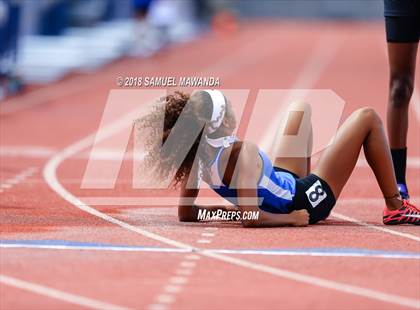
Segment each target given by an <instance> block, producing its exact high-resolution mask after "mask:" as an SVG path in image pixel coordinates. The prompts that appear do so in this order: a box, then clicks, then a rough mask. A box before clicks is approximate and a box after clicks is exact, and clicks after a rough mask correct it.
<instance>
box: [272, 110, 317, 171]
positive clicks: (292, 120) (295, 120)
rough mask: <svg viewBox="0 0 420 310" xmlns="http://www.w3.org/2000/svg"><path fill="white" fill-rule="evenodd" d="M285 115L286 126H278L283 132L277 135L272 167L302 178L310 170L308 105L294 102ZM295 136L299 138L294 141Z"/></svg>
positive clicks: (310, 142) (310, 132)
mask: <svg viewBox="0 0 420 310" xmlns="http://www.w3.org/2000/svg"><path fill="white" fill-rule="evenodd" d="M287 115H288V116H287V118H286V120H285V121H286V124H282V126H280V128H281V129H283V128H284V130H283V132H281V133H280V134H279V135H278V141H277V144H276V150H275V154H276V158H275V160H274V166H275V167H279V168H283V169H286V170H289V171H291V172H293V173H294V174H296V175H298V176H299V177H304V176H307V175H308V174H309V173H310V170H311V157H310V156H311V151H312V140H313V139H312V128H311V127H312V126H311V107H310V105H309V104H306V103H303V102H296V103H293V104H292V105H291V106H290V107H289V109H288V112H287ZM297 135H299V136H300V137H299V139H294V138H293V137H296V136H297ZM291 141H293V142H292V143H291ZM288 154H289V155H288ZM290 154H293V155H294V156H290ZM296 155H298V156H296Z"/></svg>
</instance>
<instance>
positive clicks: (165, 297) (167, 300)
mask: <svg viewBox="0 0 420 310" xmlns="http://www.w3.org/2000/svg"><path fill="white" fill-rule="evenodd" d="M156 301H157V302H159V303H163V304H171V303H173V302H174V301H175V297H174V296H173V295H169V294H161V295H158V296H157V297H156Z"/></svg>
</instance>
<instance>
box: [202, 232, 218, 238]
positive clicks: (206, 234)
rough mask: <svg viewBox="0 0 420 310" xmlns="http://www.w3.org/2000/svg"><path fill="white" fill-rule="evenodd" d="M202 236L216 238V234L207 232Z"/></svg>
mask: <svg viewBox="0 0 420 310" xmlns="http://www.w3.org/2000/svg"><path fill="white" fill-rule="evenodd" d="M201 236H202V237H214V236H215V234H214V233H206V232H203V233H202V234H201Z"/></svg>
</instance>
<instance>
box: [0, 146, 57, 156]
mask: <svg viewBox="0 0 420 310" xmlns="http://www.w3.org/2000/svg"><path fill="white" fill-rule="evenodd" d="M56 152H57V150H56V149H55V148H51V147H46V146H35V145H2V146H0V156H2V157H29V158H49V157H51V156H52V155H54V153H56Z"/></svg>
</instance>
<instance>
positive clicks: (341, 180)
mask: <svg viewBox="0 0 420 310" xmlns="http://www.w3.org/2000/svg"><path fill="white" fill-rule="evenodd" d="M362 147H363V150H364V153H365V156H366V160H367V162H368V163H369V166H370V167H371V168H372V170H373V172H374V174H375V176H376V180H377V182H378V184H379V187H380V188H381V191H382V193H383V196H384V197H385V201H386V205H387V207H388V208H389V209H392V210H394V209H397V208H399V207H400V206H401V201H400V200H399V199H396V198H399V194H398V188H397V182H396V179H395V174H394V169H393V165H392V159H391V153H390V150H389V146H388V142H387V139H386V136H385V132H384V128H383V125H382V121H381V119H380V117H379V116H378V115H377V114H376V112H375V111H374V110H373V109H371V108H363V109H359V110H357V111H356V112H354V113H353V114H352V115H351V116H350V117H349V118H348V119H347V120H346V121H345V122H344V124H343V125H342V126H341V127H340V129H339V130H338V132H337V135H336V137H335V140H334V143H332V144H331V145H330V146H329V147H328V148H327V149H325V150H324V151H323V154H322V155H321V158H320V159H319V162H318V165H317V167H316V168H315V169H314V171H313V173H314V174H316V175H318V176H319V177H320V178H322V179H323V180H325V181H326V182H327V183H328V184H329V185H330V187H331V190H332V191H333V193H334V196H335V198H336V199H338V197H339V196H340V193H341V191H342V189H343V187H344V185H345V184H346V182H347V180H348V179H349V177H350V175H351V173H352V171H353V169H354V167H355V166H356V162H357V159H358V157H359V153H360V150H361V148H362ZM394 198H395V199H394Z"/></svg>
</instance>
